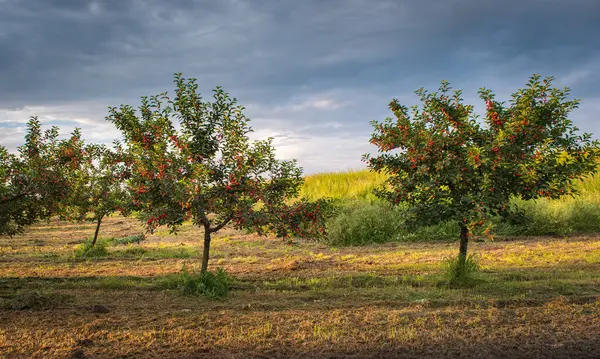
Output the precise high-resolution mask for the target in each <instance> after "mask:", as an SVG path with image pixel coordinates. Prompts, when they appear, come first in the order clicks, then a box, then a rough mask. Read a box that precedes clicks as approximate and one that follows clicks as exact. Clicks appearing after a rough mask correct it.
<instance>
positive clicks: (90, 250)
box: [74, 240, 108, 258]
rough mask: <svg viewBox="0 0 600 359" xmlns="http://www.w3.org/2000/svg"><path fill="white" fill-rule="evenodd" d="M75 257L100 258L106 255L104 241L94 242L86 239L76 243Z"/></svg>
mask: <svg viewBox="0 0 600 359" xmlns="http://www.w3.org/2000/svg"><path fill="white" fill-rule="evenodd" d="M74 256H75V258H100V257H106V256H108V248H107V244H106V242H104V241H99V242H97V243H94V242H93V240H87V241H85V242H83V243H82V244H80V245H78V246H77V247H76V248H75V251H74Z"/></svg>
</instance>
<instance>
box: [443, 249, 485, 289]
mask: <svg viewBox="0 0 600 359" xmlns="http://www.w3.org/2000/svg"><path fill="white" fill-rule="evenodd" d="M442 263H443V268H444V272H445V275H446V277H447V279H448V284H449V286H450V287H468V286H472V285H473V284H475V282H476V279H475V273H477V271H478V270H479V264H478V263H477V261H476V259H475V257H474V256H473V255H470V256H467V258H466V260H465V262H464V263H461V261H460V260H459V257H458V256H456V257H447V258H445V259H444V261H443V262H442Z"/></svg>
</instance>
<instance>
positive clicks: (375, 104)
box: [0, 0, 600, 170]
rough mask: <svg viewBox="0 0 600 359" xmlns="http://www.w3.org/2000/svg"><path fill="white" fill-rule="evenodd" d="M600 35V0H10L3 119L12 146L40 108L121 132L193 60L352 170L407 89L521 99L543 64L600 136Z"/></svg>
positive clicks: (262, 113)
mask: <svg viewBox="0 0 600 359" xmlns="http://www.w3.org/2000/svg"><path fill="white" fill-rule="evenodd" d="M597 33H600V4H599V3H598V2H597V1H596V0H570V1H567V0H564V1H558V0H531V1H517V0H507V1H493V0H481V1H474V0H443V1H442V0H430V1H419V2H416V1H384V0H381V1H375V0H345V1H343V0H331V1H320V0H306V1H298V2H282V1H275V0H266V1H260V2H258V1H250V0H225V1H218V2H217V1H208V0H206V1H192V0H187V1H184V0H181V1H169V2H166V1H160V0H106V1H92V0H70V1H67V0H45V1H36V0H22V1H19V0H3V1H0V130H1V131H2V133H3V135H4V137H3V138H2V141H3V144H5V141H6V140H5V138H6V135H5V134H6V133H9V130H10V133H11V134H13V132H14V131H17V130H15V129H18V128H19V123H23V122H25V121H26V120H27V118H26V116H28V115H29V114H32V113H34V112H36V111H37V114H39V115H40V116H46V117H45V118H47V119H48V121H58V120H62V121H74V122H73V123H76V124H78V125H80V126H81V127H83V128H84V133H85V132H86V131H92V132H93V133H91V134H90V138H93V139H95V140H105V139H108V138H110V137H111V136H116V132H115V131H114V128H112V127H111V126H110V125H108V124H106V123H104V122H103V118H104V115H105V113H106V106H108V105H117V104H120V103H132V104H136V103H137V102H138V99H139V96H141V95H150V94H155V93H158V92H162V91H165V90H169V89H171V88H172V83H171V81H172V74H173V72H183V74H184V75H185V76H188V77H197V78H198V79H199V82H200V85H201V89H202V91H203V92H204V93H205V94H206V95H207V96H208V95H209V90H210V89H211V88H213V87H214V86H216V85H223V86H224V88H225V89H226V90H227V91H229V92H231V93H232V94H233V95H234V96H236V97H238V98H239V99H240V101H241V102H242V103H243V104H246V105H247V107H248V113H249V115H250V116H251V117H252V118H253V127H254V128H255V129H257V134H259V133H262V134H264V135H267V134H269V135H274V136H283V137H278V138H279V144H278V147H279V148H280V149H281V151H282V153H284V155H290V154H293V153H297V154H298V156H299V159H300V161H301V162H302V161H303V160H305V161H307V163H308V162H310V163H311V165H310V166H305V167H307V170H311V168H325V167H326V165H323V163H327V161H329V162H330V163H331V167H330V168H331V169H336V168H343V166H347V165H348V166H360V165H361V163H360V154H361V153H362V151H364V150H365V148H366V147H365V145H363V143H364V141H366V138H367V137H368V134H369V132H370V126H369V124H368V121H369V120H371V119H382V118H384V117H385V116H387V115H388V112H387V103H388V102H389V100H390V99H391V98H392V97H394V96H396V97H400V98H401V99H406V101H408V102H410V101H414V100H415V98H414V96H412V95H411V93H412V91H413V90H414V89H416V88H418V87H421V86H425V87H428V88H436V87H437V85H438V84H439V81H440V80H441V79H448V80H450V81H451V82H452V83H453V85H454V86H455V87H460V88H463V89H464V90H465V98H467V99H469V100H471V99H475V98H476V90H477V88H479V87H482V86H486V87H490V88H492V89H494V90H496V91H497V92H498V93H499V95H503V96H507V95H508V94H509V93H510V92H512V91H513V90H515V89H516V88H518V87H519V86H521V85H523V84H524V83H525V82H526V80H527V77H528V76H529V75H531V74H532V73H534V72H539V73H541V74H542V75H554V76H556V77H557V82H558V83H561V84H566V85H570V86H572V87H573V94H574V95H575V96H578V97H581V98H583V100H584V104H583V105H582V108H581V109H580V110H579V111H578V112H577V113H575V114H574V118H575V119H576V121H577V123H578V124H579V125H580V127H581V128H582V129H584V130H587V131H592V132H598V133H600V125H598V124H596V122H595V118H594V117H593V116H594V110H595V108H596V107H594V106H595V105H593V104H594V103H596V102H595V101H597V99H598V98H600V91H598V89H597V87H596V86H595V84H596V83H597V82H598V80H600V75H599V74H600V71H599V70H600V68H599V66H600V65H598V64H599V63H600V61H598V60H600V43H598V41H597V35H596V34H597ZM9 118H10V121H9V120H8V119H9ZM64 124H65V125H66V123H64ZM13 135H14V134H13ZM315 141H317V142H315ZM319 141H321V142H319ZM360 141H363V142H360ZM276 142H277V141H276ZM303 144H304V145H305V146H311V147H312V148H320V149H323V150H324V151H325V152H324V153H323V154H322V155H323V156H325V160H324V161H319V160H318V159H317V156H318V154H316V153H313V154H310V153H312V152H310V151H309V152H310V153H309V152H307V151H301V150H299V149H300V148H301V147H302V146H304V145H303ZM327 145H329V147H331V148H330V149H329V150H327V148H328V147H327ZM290 146H291V147H293V148H295V149H293V150H292V149H290V148H291V147H290ZM294 146H295V147H294ZM336 146H340V147H336ZM286 151H287V152H286ZM342 153H343V154H342ZM336 156H337V157H336ZM342 157H343V158H347V159H345V160H339V159H340V158H342ZM311 158H312V159H311ZM327 158H328V159H329V160H327ZM351 158H354V162H352V160H351ZM318 163H321V164H318ZM323 166H325V167H323ZM340 166H341V167H340Z"/></svg>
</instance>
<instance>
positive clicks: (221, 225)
mask: <svg viewBox="0 0 600 359" xmlns="http://www.w3.org/2000/svg"><path fill="white" fill-rule="evenodd" d="M232 219H233V215H232V214H230V215H229V216H228V217H227V218H225V220H224V221H223V222H221V223H220V224H219V225H218V226H216V227H214V228H209V229H208V230H209V232H210V233H215V232H217V231H220V230H221V229H222V228H223V227H225V226H226V225H227V223H229V222H230V221H231V220H232Z"/></svg>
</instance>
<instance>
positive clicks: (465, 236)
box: [458, 222, 469, 265]
mask: <svg viewBox="0 0 600 359" xmlns="http://www.w3.org/2000/svg"><path fill="white" fill-rule="evenodd" d="M458 225H459V226H460V249H459V251H458V260H459V262H460V264H461V265H464V264H465V262H466V261H467V250H468V249H469V228H467V226H466V225H465V224H464V223H462V222H460V223H459V224H458Z"/></svg>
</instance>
